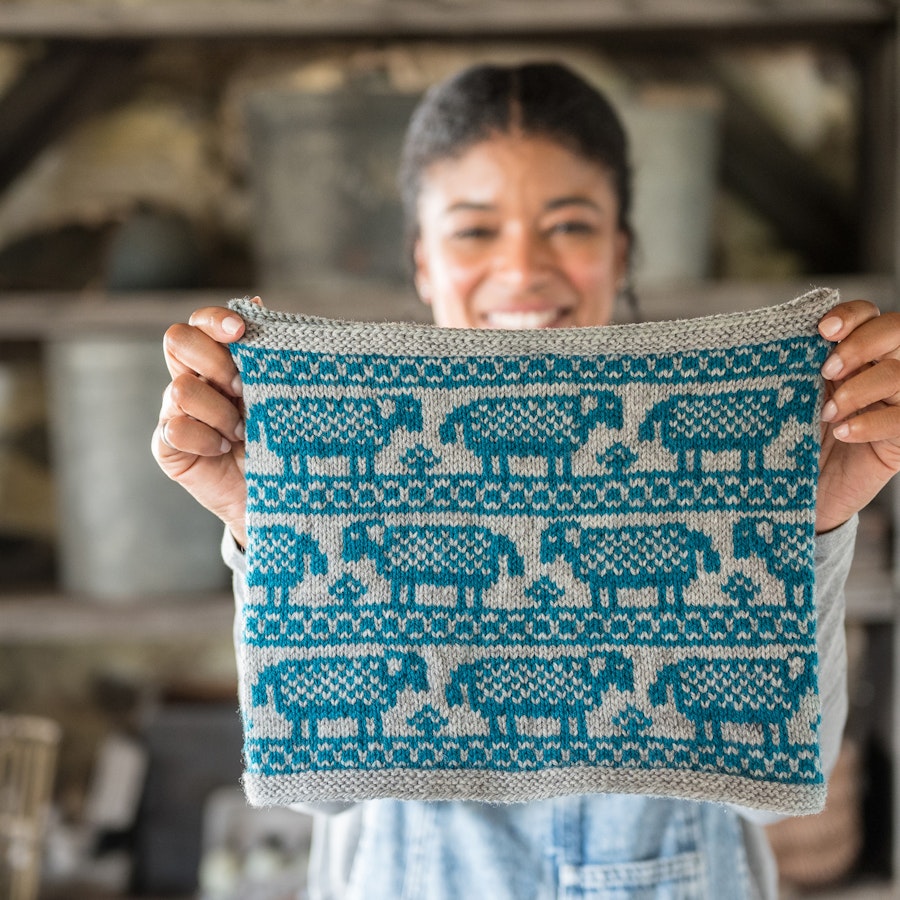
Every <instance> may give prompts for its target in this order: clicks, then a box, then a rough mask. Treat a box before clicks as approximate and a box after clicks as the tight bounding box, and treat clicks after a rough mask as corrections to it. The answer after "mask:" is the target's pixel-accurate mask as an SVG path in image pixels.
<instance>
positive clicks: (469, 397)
mask: <svg viewBox="0 0 900 900" xmlns="http://www.w3.org/2000/svg"><path fill="white" fill-rule="evenodd" d="M836 302H837V296H836V295H835V294H834V292H831V291H827V290H816V291H813V292H811V293H809V294H806V295H805V296H803V297H800V298H798V299H797V300H794V301H792V302H790V303H786V304H782V305H780V306H775V307H771V308H768V309H761V310H756V311H752V312H748V313H740V314H734V315H722V316H712V317H708V318H701V319H692V320H684V321H677V322H663V323H651V324H640V325H623V326H610V327H607V328H585V329H569V330H548V331H522V332H509V331H481V330H457V329H442V328H437V327H434V326H422V325H405V324H358V323H349V322H335V321H330V320H326V319H316V318H308V317H301V316H294V315H289V314H285V313H278V312H273V311H269V310H264V309H262V308H260V307H258V306H255V305H254V304H252V303H249V302H247V301H233V302H232V303H231V304H230V306H231V308H232V309H234V310H235V311H237V312H238V313H239V314H240V315H241V316H243V317H244V319H245V321H246V322H247V331H246V334H245V335H244V337H243V338H242V340H240V341H239V342H237V343H235V344H232V345H231V350H232V353H233V354H234V357H235V360H236V362H237V365H238V367H239V369H240V372H241V376H242V379H243V382H244V402H245V405H246V424H247V470H246V475H247V491H248V512H247V517H248V536H249V545H248V548H247V560H248V571H249V575H248V586H249V597H250V601H249V603H248V604H247V605H245V606H244V608H243V609H242V610H241V620H240V623H239V625H240V635H239V664H240V670H241V698H240V699H241V708H242V712H243V721H244V730H245V777H244V783H245V788H246V791H247V795H248V797H249V799H250V801H251V802H252V803H254V804H287V803H292V802H298V801H313V800H336V799H343V800H354V799H366V798H373V797H386V796H387V797H397V798H414V799H433V800H438V799H473V800H486V801H515V800H530V799H538V798H544V797H549V796H556V795H563V794H572V793H588V792H607V791H614V792H640V793H647V794H657V795H667V796H676V797H687V798H697V799H707V800H717V801H728V802H734V803H738V804H741V805H744V806H750V807H758V808H765V809H770V810H776V811H780V812H785V813H809V812H814V811H816V810H818V809H820V808H821V806H822V805H823V803H824V798H825V786H824V780H823V775H822V771H821V767H820V763H819V753H818V727H819V697H818V691H817V673H816V666H817V661H816V636H815V622H816V611H815V595H814V585H813V581H814V569H813V520H814V506H815V497H816V480H817V471H818V454H819V424H818V418H819V409H820V405H821V389H822V382H821V379H820V376H819V367H820V366H821V364H822V362H823V361H824V359H825V356H826V354H827V352H828V348H829V345H828V343H827V342H826V341H824V340H822V339H821V338H820V337H819V336H818V334H817V331H816V323H817V322H818V320H819V318H820V317H821V316H822V315H823V314H824V313H825V312H826V311H827V310H828V309H830V308H831V307H832V306H833V305H834V304H835V303H836Z"/></svg>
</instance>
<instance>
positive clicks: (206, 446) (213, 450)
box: [152, 297, 260, 546]
mask: <svg viewBox="0 0 900 900" xmlns="http://www.w3.org/2000/svg"><path fill="white" fill-rule="evenodd" d="M254 302H256V303H259V302H260V300H259V298H258V297H255V298H254ZM243 333H244V322H243V320H242V319H241V318H239V317H238V316H236V315H235V314H234V313H233V312H231V311H230V310H228V309H225V308H223V307H218V306H212V307H206V308H205V309H198V310H197V311H196V312H194V313H193V314H192V315H191V317H190V320H189V322H188V324H187V325H184V324H178V325H173V326H172V327H171V328H169V330H168V331H167V332H166V335H165V338H164V340H163V351H164V353H165V357H166V365H167V366H168V368H169V374H170V375H171V376H172V381H171V382H170V383H169V385H168V387H166V390H165V392H164V393H163V400H162V408H161V409H160V413H159V423H158V424H157V426H156V429H155V430H154V432H153V439H152V450H153V456H154V458H155V459H156V461H157V463H159V466H160V468H161V469H162V470H163V471H164V472H165V473H166V475H168V476H169V478H171V479H172V480H173V481H177V482H178V483H179V484H180V485H181V486H182V487H183V488H184V489H185V490H186V491H188V493H190V494H191V495H192V496H193V497H194V499H196V500H197V501H198V502H199V503H201V504H202V505H203V506H205V507H206V508H207V509H208V510H210V511H211V512H213V513H215V514H216V515H217V516H218V517H219V518H220V519H221V520H222V521H223V522H224V523H225V524H226V525H227V526H228V527H229V528H230V529H231V533H232V534H233V535H234V538H235V540H236V541H237V542H238V543H239V544H240V545H241V546H246V545H247V524H246V518H247V489H246V485H245V482H244V421H243V418H242V413H241V393H242V389H241V380H240V376H239V375H238V371H237V367H236V366H235V364H234V361H233V360H232V358H231V354H230V353H229V351H228V348H227V347H226V346H225V345H226V344H228V343H230V342H231V341H234V340H236V339H237V338H239V337H240V336H241V335H242V334H243Z"/></svg>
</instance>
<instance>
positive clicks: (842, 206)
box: [721, 86, 861, 272]
mask: <svg viewBox="0 0 900 900" xmlns="http://www.w3.org/2000/svg"><path fill="white" fill-rule="evenodd" d="M723 91H724V95H725V103H724V106H723V111H722V155H721V160H722V163H721V164H722V183H723V184H724V185H725V186H726V187H728V188H730V189H731V190H733V191H734V192H735V193H737V194H738V195H740V196H741V197H743V198H744V200H746V201H747V202H748V203H749V204H751V205H752V206H753V207H754V208H755V209H756V210H757V211H758V212H759V213H760V214H761V215H762V216H763V217H764V218H765V219H766V220H767V221H768V222H769V223H770V224H771V225H772V227H773V228H774V229H775V231H776V232H777V233H778V235H779V236H780V237H781V239H782V240H783V241H784V243H785V244H786V245H787V246H789V247H791V248H792V249H794V250H796V251H797V252H799V253H800V254H802V256H803V258H804V259H805V260H807V261H808V263H809V265H810V267H811V268H812V270H813V271H815V272H853V271H856V270H858V269H859V267H860V256H861V240H860V228H859V219H858V214H857V211H856V209H855V208H854V205H853V204H852V203H851V202H849V201H847V200H845V199H844V198H842V197H841V196H840V195H839V192H838V191H837V190H836V189H835V188H834V187H833V186H832V185H831V184H830V183H829V182H828V181H827V180H826V179H825V178H824V177H822V176H821V175H819V173H818V172H816V171H815V169H814V167H813V166H812V164H811V163H810V162H809V161H808V160H806V159H804V158H803V157H802V156H801V155H800V154H799V153H797V152H796V151H795V150H794V149H793V148H792V147H791V146H790V145H789V144H788V143H787V141H786V140H785V139H784V138H783V137H782V136H781V134H780V133H779V132H778V131H777V130H776V129H775V128H774V127H773V126H772V125H771V124H769V122H768V121H767V120H766V119H765V118H764V117H763V116H762V115H760V114H759V113H758V112H757V111H756V109H755V108H754V107H753V106H752V104H750V103H748V102H747V101H746V100H745V99H744V98H743V97H742V96H741V95H740V94H739V93H738V92H737V91H735V90H732V89H730V88H728V87H727V86H723Z"/></svg>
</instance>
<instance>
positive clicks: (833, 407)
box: [822, 400, 838, 422]
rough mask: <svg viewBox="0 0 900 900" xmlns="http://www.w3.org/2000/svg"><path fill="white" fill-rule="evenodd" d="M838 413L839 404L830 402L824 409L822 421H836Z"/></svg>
mask: <svg viewBox="0 0 900 900" xmlns="http://www.w3.org/2000/svg"><path fill="white" fill-rule="evenodd" d="M837 411H838V408H837V403H835V402H834V400H829V401H828V402H827V403H826V404H825V405H824V406H823V407H822V420H823V421H825V422H830V421H831V420H832V419H835V418H836V417H837Z"/></svg>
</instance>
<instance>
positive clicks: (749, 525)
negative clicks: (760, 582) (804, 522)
mask: <svg viewBox="0 0 900 900" xmlns="http://www.w3.org/2000/svg"><path fill="white" fill-rule="evenodd" d="M733 536H734V557H735V559H748V558H750V557H753V556H756V557H758V558H760V559H762V560H763V562H764V563H765V566H766V570H767V571H768V573H769V574H770V575H773V576H774V577H775V578H778V579H779V580H780V581H783V582H784V595H785V599H786V600H787V602H788V603H790V604H793V603H796V605H798V606H802V605H808V604H809V605H811V604H812V601H813V587H814V585H813V582H812V581H810V580H809V579H808V578H804V577H803V576H804V573H805V572H806V571H807V570H808V569H809V565H810V558H811V547H812V545H811V543H810V539H809V529H808V528H797V527H796V526H792V525H776V524H773V523H772V522H757V521H755V520H753V519H741V520H739V521H738V522H735V524H734V528H733Z"/></svg>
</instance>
